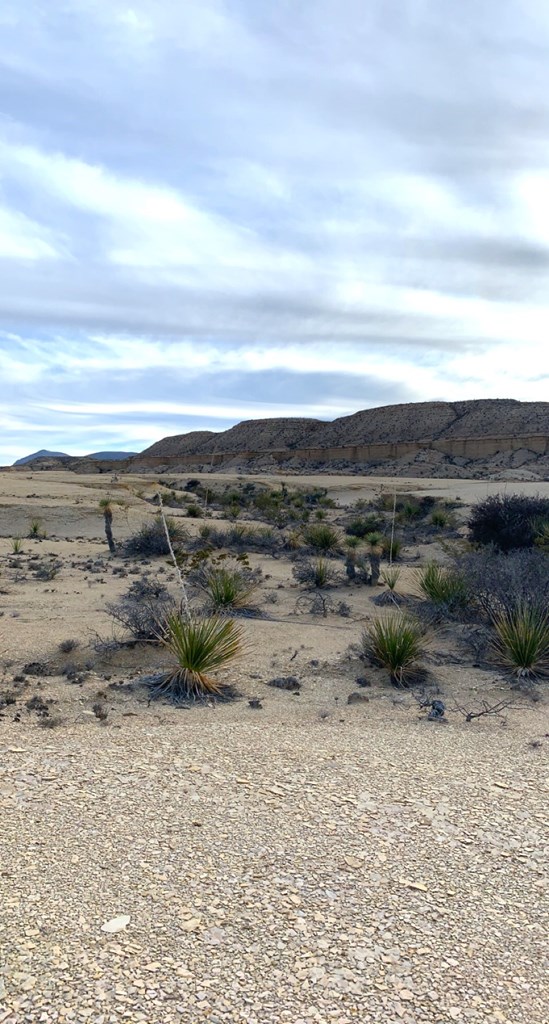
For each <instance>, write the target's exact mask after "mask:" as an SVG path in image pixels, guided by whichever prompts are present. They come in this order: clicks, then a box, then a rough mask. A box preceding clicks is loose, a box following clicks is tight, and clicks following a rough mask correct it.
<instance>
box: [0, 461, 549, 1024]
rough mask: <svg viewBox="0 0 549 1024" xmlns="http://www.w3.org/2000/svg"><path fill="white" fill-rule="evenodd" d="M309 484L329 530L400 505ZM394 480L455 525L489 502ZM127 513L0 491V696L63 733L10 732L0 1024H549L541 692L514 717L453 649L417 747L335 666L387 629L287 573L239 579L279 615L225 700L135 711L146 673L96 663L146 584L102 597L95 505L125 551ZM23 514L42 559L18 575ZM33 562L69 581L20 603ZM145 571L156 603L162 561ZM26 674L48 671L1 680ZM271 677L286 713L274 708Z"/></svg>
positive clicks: (360, 489)
mask: <svg viewBox="0 0 549 1024" xmlns="http://www.w3.org/2000/svg"><path fill="white" fill-rule="evenodd" d="M220 478H221V479H223V481H226V480H227V477H226V476H225V475H223V476H222V477H220ZM209 479H212V476H209ZM253 479H254V480H257V479H258V477H256V476H254V478H253ZM309 482H311V481H308V480H305V479H304V478H298V479H296V478H295V477H293V478H289V480H288V483H289V485H291V486H297V485H304V486H305V485H307V484H308V483H309ZM314 483H315V484H318V485H319V486H323V487H329V489H330V493H331V494H332V496H333V497H335V498H336V500H337V501H338V503H339V504H340V505H342V506H344V505H345V504H346V503H347V502H348V501H350V500H351V501H354V500H356V498H357V497H364V496H366V497H367V496H369V495H371V494H373V493H376V492H377V493H378V492H379V489H380V488H381V486H383V488H384V489H387V490H391V488H392V483H391V481H388V480H387V479H383V480H380V481H376V480H374V479H372V478H368V479H367V480H357V478H356V477H349V478H345V477H334V478H333V479H329V478H327V477H325V476H323V477H321V478H314ZM396 483H397V486H398V489H399V490H402V491H413V492H418V493H424V492H425V491H426V490H432V493H434V494H441V495H443V496H446V497H452V498H453V497H456V496H459V497H460V498H461V499H462V500H463V501H470V500H474V498H475V497H477V496H478V497H484V496H485V494H486V493H487V491H488V490H489V489H494V490H498V489H501V485H500V486H499V488H498V487H497V485H496V484H494V483H481V482H479V481H471V482H467V481H462V480H460V481H449V480H441V481H439V480H436V481H425V480H421V481H405V480H401V479H399V480H398V481H396ZM544 486H546V487H547V488H548V492H549V485H539V486H537V487H535V488H532V485H528V484H514V485H513V486H512V489H513V490H517V489H520V490H521V491H525V492H527V493H532V492H533V493H536V492H537V491H539V490H540V487H541V488H543V487H544ZM142 492H144V493H145V494H147V493H151V494H152V493H153V492H154V481H152V480H151V479H150V478H146V477H145V478H141V479H137V478H136V479H133V478H128V477H123V478H121V480H120V481H119V482H118V484H117V483H116V482H112V481H110V480H104V479H103V478H100V479H98V478H97V477H74V475H73V474H69V473H67V474H64V473H51V474H50V473H35V474H33V475H32V476H31V475H30V474H23V473H3V474H0V612H1V613H2V614H1V615H0V674H3V675H2V676H1V677H0V691H4V690H7V689H10V688H11V687H14V686H17V685H19V686H20V687H22V691H21V692H22V694H23V698H22V699H24V701H27V700H28V699H29V698H32V697H38V698H40V699H42V700H46V701H52V702H53V703H52V704H51V705H50V713H51V716H52V717H56V716H57V717H58V718H59V719H60V720H61V722H60V724H59V726H58V727H57V728H53V729H46V728H40V726H39V719H38V717H37V715H36V714H34V713H31V712H29V711H28V710H26V709H25V708H23V707H22V708H21V711H20V713H19V705H17V706H16V708H15V709H14V708H13V706H8V707H6V708H4V709H3V711H2V717H1V718H0V806H1V807H2V822H3V828H2V837H1V839H0V879H1V886H2V912H1V915H0V950H1V962H0V1022H3V1024H19V1022H24V1021H25V1022H26V1021H30V1022H33V1024H34V1022H43V1024H49V1022H54V1021H59V1022H66V1024H69V1022H70V1024H74V1022H80V1021H90V1022H92V1024H114V1022H119V1021H132V1022H133V1021H142V1022H146V1024H172V1022H178V1024H195V1022H198V1021H209V1022H210V1024H216V1022H217V1024H219V1022H226V1021H231V1022H238V1024H271V1022H272V1024H274V1022H276V1024H279V1022H280V1024H282V1022H284V1024H305V1022H306V1024H313V1022H315V1024H329V1022H337V1024H350V1022H353V1021H361V1022H362V1021H364V1022H368V1021H372V1022H380V1024H381V1022H383V1024H396V1022H404V1024H419V1022H433V1024H435V1022H446V1021H462V1022H468V1021H470V1022H474V1024H476V1022H484V1024H496V1022H498V1024H501V1022H503V1024H505V1022H507V1024H515V1022H516V1024H547V1021H548V1020H549V1012H548V999H547V996H548V991H547V987H546V981H545V978H546V970H547V956H546V942H545V940H546V934H547V845H546V844H547V751H548V750H549V739H548V737H547V734H548V733H549V719H548V716H547V703H546V697H545V693H544V689H543V687H544V686H545V687H546V686H547V684H546V683H545V684H540V686H539V687H538V696H539V697H540V698H541V699H540V700H538V701H537V702H535V703H534V702H532V701H531V700H529V699H525V698H523V697H522V696H521V695H517V696H516V698H515V697H514V696H513V694H512V692H511V691H510V687H509V682H508V680H504V679H502V678H501V675H500V674H499V673H498V672H497V671H496V670H489V669H486V668H474V667H472V664H471V656H470V654H467V653H466V652H465V649H463V650H462V649H461V648H460V647H459V646H458V647H456V646H455V643H454V642H453V641H452V640H451V639H449V638H448V637H446V636H445V634H444V631H442V633H441V634H440V635H439V636H438V637H437V640H436V643H435V644H434V646H433V648H432V650H431V652H430V655H429V658H428V661H427V667H428V668H429V670H430V673H431V680H432V682H433V685H436V686H437V687H438V688H439V690H440V692H441V696H442V698H443V699H444V700H445V701H446V702H447V706H448V708H449V709H450V710H449V711H448V715H447V717H448V724H446V725H438V724H435V723H431V722H428V721H427V720H426V714H425V712H424V711H422V710H421V709H420V707H419V705H418V703H417V701H416V700H415V699H414V697H413V695H411V694H409V693H406V692H402V691H395V690H394V689H392V688H391V687H390V686H388V684H387V681H386V679H385V676H384V674H383V673H382V672H381V671H378V670H374V669H371V668H370V667H369V666H366V667H365V666H364V665H363V663H362V662H361V661H360V660H359V659H358V656H357V653H356V651H354V650H353V649H352V646H351V645H353V644H356V643H357V641H358V639H359V636H360V631H361V628H362V625H363V623H364V621H366V620H367V619H368V618H370V617H371V616H372V615H373V614H378V612H377V611H376V609H375V607H374V606H373V604H372V594H371V591H369V588H364V587H362V588H357V589H351V588H348V587H347V588H345V587H342V588H340V589H339V590H338V591H336V592H335V593H334V595H333V597H334V600H335V599H336V598H337V599H339V598H340V597H341V598H344V599H345V601H346V602H348V604H349V605H350V615H349V617H347V618H342V617H341V616H339V615H336V614H330V615H329V616H328V617H327V618H326V619H323V618H322V617H320V618H319V617H317V616H313V615H310V614H307V613H300V614H296V602H297V601H298V598H299V596H300V593H301V591H300V590H299V589H298V588H297V587H296V586H295V583H294V581H293V579H292V576H291V568H290V566H289V563H288V562H287V560H285V559H272V558H263V557H259V556H252V559H251V560H252V563H253V564H259V565H261V567H262V568H263V571H264V574H265V579H264V582H263V584H262V587H261V602H262V605H261V606H262V607H263V609H264V610H265V611H267V612H268V615H269V616H270V617H269V618H265V619H257V620H255V619H254V620H246V621H245V623H244V625H245V629H246V632H247V635H248V637H249V640H250V644H251V652H250V653H249V655H248V656H247V657H246V658H245V659H243V660H241V662H240V663H238V664H236V665H235V666H234V667H232V668H231V670H230V671H229V672H228V673H227V679H228V680H229V681H231V682H233V683H234V685H235V686H236V687H237V688H238V690H239V691H240V693H241V695H242V696H241V699H240V700H238V701H236V702H234V703H231V704H227V705H222V706H217V707H197V708H193V709H191V710H178V709H175V708H172V707H170V706H167V705H163V704H151V705H150V706H149V703H148V695H147V691H146V689H145V687H143V686H140V685H139V683H138V680H139V676H140V674H142V673H144V672H148V671H151V669H154V668H157V667H159V666H160V665H162V664H163V663H164V662H163V659H164V658H165V656H164V655H163V654H162V652H161V651H159V650H158V648H154V647H151V648H144V647H134V648H130V649H127V648H125V649H123V650H122V651H112V652H105V651H98V650H97V649H96V646H97V645H96V644H95V643H94V633H100V634H101V635H102V636H103V637H104V638H105V637H107V638H108V637H109V635H110V634H111V632H112V624H111V620H110V617H109V616H108V614H107V610H106V604H107V603H108V601H112V600H113V599H115V598H116V597H117V596H118V595H119V594H120V593H122V592H123V591H125V590H127V587H128V585H129V583H130V582H131V580H132V579H133V578H135V577H134V576H133V575H132V574H130V575H129V576H127V577H121V576H119V575H118V574H117V573H113V568H116V567H117V566H118V565H120V564H121V560H119V559H114V560H113V559H110V558H109V556H108V550H107V547H106V544H105V541H104V537H103V532H102V518H101V514H100V512H99V509H98V502H99V500H100V498H101V497H104V496H106V495H107V493H108V494H110V495H111V496H114V497H118V496H120V500H121V501H123V502H124V507H121V506H120V507H119V510H116V511H115V519H114V532H115V536H116V537H119V538H122V537H124V536H127V535H128V534H129V533H130V532H132V531H133V530H134V529H135V527H136V526H137V525H138V524H139V523H140V522H142V521H143V519H144V518H146V517H149V516H150V515H152V514H153V513H154V509H153V508H152V506H150V505H148V504H147V503H146V502H144V501H143V500H142V498H139V497H138V496H137V494H138V493H142ZM34 516H35V517H38V518H40V519H41V521H42V525H43V527H44V528H45V529H46V531H47V537H46V539H44V540H35V539H26V538H25V539H24V540H23V551H22V553H21V554H20V555H18V556H16V555H14V554H13V552H12V541H11V538H13V537H14V536H15V535H16V534H20V535H22V536H24V535H25V534H26V533H27V532H28V524H29V520H30V519H31V518H32V517H34ZM186 523H188V521H187V520H186ZM191 528H194V529H196V524H191ZM417 553H418V554H422V552H421V551H418V552H417ZM408 554H409V556H410V557H413V555H414V554H416V552H409V553H408ZM36 556H38V560H39V561H44V560H46V561H47V560H48V559H50V558H59V560H60V561H61V568H60V571H59V573H58V575H57V576H55V578H54V579H52V580H51V581H46V582H44V581H37V580H36V579H35V578H34V575H33V566H34V565H35V564H36V560H37V559H36ZM14 559H15V561H16V565H15V567H14V566H13V564H10V563H13V560H14ZM17 563H19V565H17ZM415 564H416V563H415V562H413V561H410V562H409V563H405V565H404V571H403V586H404V588H406V586H408V585H409V584H410V581H411V579H412V576H413V570H414V565H415ZM129 568H131V567H129ZM144 568H145V570H146V571H150V572H151V574H153V575H154V576H157V575H160V577H161V578H162V579H164V580H165V581H166V582H167V583H169V584H170V585H172V584H173V571H172V570H171V568H170V566H169V565H168V564H167V563H166V561H165V560H164V559H162V558H161V559H154V560H151V561H150V564H148V565H146V566H144ZM273 599H274V602H273ZM71 637H74V638H75V639H76V640H77V641H78V646H77V647H76V648H75V649H74V650H73V651H71V652H67V653H62V652H61V651H60V650H59V647H58V645H59V643H60V642H61V641H63V640H66V639H67V638H71ZM33 661H34V662H39V663H40V664H41V665H42V667H43V670H44V671H46V672H47V673H48V674H47V675H37V676H35V675H32V674H31V673H30V672H28V673H27V674H26V675H25V677H24V681H23V682H21V683H19V684H17V683H14V682H13V680H14V679H17V678H18V676H19V675H20V673H21V670H22V669H24V667H25V666H26V665H27V667H28V663H29V662H33ZM69 666H71V667H72V668H73V673H72V675H73V678H72V679H71V678H69V677H63V676H62V675H61V674H60V673H61V671H62V670H63V669H64V668H65V669H67V667H69ZM281 675H293V676H295V677H296V678H297V679H298V681H299V682H300V684H301V690H300V692H299V695H294V694H292V693H291V692H288V691H281V690H278V689H275V688H272V687H268V686H267V682H268V681H269V679H271V678H272V677H274V676H281ZM358 676H360V677H362V678H364V677H366V681H367V683H368V684H369V685H368V686H366V687H357V685H356V683H355V680H356V678H357V677H358ZM132 680H137V683H136V685H135V688H131V687H128V685H127V684H128V682H129V681H132ZM351 693H352V694H355V695H356V696H357V698H358V699H357V702H356V703H353V704H347V698H348V696H349V694H351ZM509 696H513V699H514V701H515V703H516V704H517V705H519V706H520V710H509V711H507V712H506V713H505V714H504V716H503V717H502V718H497V717H490V718H481V719H479V720H477V721H475V722H471V723H466V722H465V720H464V718H463V715H461V714H460V713H459V712H458V711H457V710H455V707H456V705H457V704H459V705H465V704H467V705H470V704H471V703H475V702H477V703H478V701H479V700H481V699H488V700H489V701H490V702H492V701H496V700H499V699H504V698H508V697H509ZM254 697H257V698H259V699H260V701H261V703H262V708H261V709H259V710H254V709H252V708H251V707H250V706H249V704H248V699H250V698H254ZM97 702H100V704H101V706H102V707H103V708H105V709H106V710H107V717H106V719H103V720H101V719H98V718H97V717H96V714H95V713H94V711H93V706H94V703H97ZM16 717H19V718H20V720H19V721H16V720H14V718H16ZM120 915H125V917H124V923H123V924H121V923H120V922H119V927H120V930H119V931H116V932H112V933H109V932H106V931H103V930H102V926H103V925H104V924H105V923H106V922H108V921H111V920H112V919H115V918H117V917H119V916H120ZM126 917H129V921H126ZM113 927H115V926H113Z"/></svg>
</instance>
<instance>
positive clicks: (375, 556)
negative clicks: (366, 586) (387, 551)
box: [365, 530, 383, 587]
mask: <svg viewBox="0 0 549 1024" xmlns="http://www.w3.org/2000/svg"><path fill="white" fill-rule="evenodd" d="M365 540H366V544H367V551H368V558H369V559H370V569H371V577H370V583H371V584H372V586H373V587H375V586H376V585H377V582H378V580H379V573H380V566H381V556H382V554H383V534H382V533H378V531H377V530H374V531H373V532H372V533H367V534H366V537H365Z"/></svg>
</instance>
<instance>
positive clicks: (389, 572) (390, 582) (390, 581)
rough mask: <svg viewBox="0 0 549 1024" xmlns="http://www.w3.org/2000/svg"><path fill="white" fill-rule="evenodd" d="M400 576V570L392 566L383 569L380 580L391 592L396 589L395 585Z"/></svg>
mask: <svg viewBox="0 0 549 1024" xmlns="http://www.w3.org/2000/svg"><path fill="white" fill-rule="evenodd" d="M401 575H402V573H401V570H400V569H398V568H395V567H394V566H388V568H387V569H384V570H383V572H382V573H381V579H382V580H383V582H384V583H385V585H386V586H387V587H388V588H389V590H390V591H391V592H392V591H393V590H395V589H396V585H397V583H398V581H399V579H400V577H401Z"/></svg>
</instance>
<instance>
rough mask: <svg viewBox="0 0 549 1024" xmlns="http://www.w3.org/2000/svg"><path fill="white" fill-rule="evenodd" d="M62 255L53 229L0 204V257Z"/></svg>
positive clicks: (43, 258) (49, 258) (26, 257)
mask: <svg viewBox="0 0 549 1024" xmlns="http://www.w3.org/2000/svg"><path fill="white" fill-rule="evenodd" d="M60 255H61V253H60V252H59V250H58V248H57V247H56V244H55V242H54V240H53V232H52V231H50V230H48V229H47V228H44V227H43V226H42V225H40V224H38V223H37V222H36V221H33V220H31V219H30V217H26V216H25V214H23V213H20V212H18V211H17V210H10V209H7V208H6V207H2V206H0V259H11V260H24V261H33V260H51V259H58V258H59V256H60Z"/></svg>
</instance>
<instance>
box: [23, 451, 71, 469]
mask: <svg viewBox="0 0 549 1024" xmlns="http://www.w3.org/2000/svg"><path fill="white" fill-rule="evenodd" d="M60 458H61V459H67V458H68V455H67V453H66V452H49V451H47V450H46V448H41V449H40V451H39V452H34V453H33V454H32V455H25V456H24V457H23V458H22V459H17V462H14V463H13V465H14V466H26V464H27V462H34V460H35V459H60Z"/></svg>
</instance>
